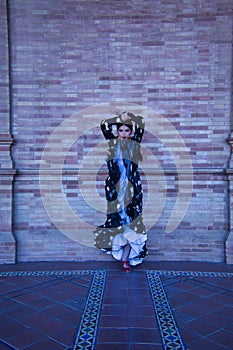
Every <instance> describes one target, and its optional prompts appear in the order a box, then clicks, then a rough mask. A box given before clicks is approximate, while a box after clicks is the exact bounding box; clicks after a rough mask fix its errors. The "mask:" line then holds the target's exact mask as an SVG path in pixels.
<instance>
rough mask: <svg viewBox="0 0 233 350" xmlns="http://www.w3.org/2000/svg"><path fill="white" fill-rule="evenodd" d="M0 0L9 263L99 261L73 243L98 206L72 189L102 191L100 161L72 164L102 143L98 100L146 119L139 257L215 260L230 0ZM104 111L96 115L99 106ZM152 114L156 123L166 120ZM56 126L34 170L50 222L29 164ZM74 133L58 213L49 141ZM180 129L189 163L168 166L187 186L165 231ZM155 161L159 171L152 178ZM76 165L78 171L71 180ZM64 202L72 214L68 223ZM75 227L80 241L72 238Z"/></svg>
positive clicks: (223, 201)
mask: <svg viewBox="0 0 233 350" xmlns="http://www.w3.org/2000/svg"><path fill="white" fill-rule="evenodd" d="M8 3H9V23H10V43H11V64H10V67H11V91H12V95H11V108H12V133H13V137H14V146H13V148H12V156H13V161H14V165H15V169H16V171H17V175H16V176H15V179H14V235H15V237H16V240H17V260H18V261H36V260H90V259H93V260H104V259H105V260H108V259H109V258H108V257H106V256H104V255H103V254H101V253H100V252H98V251H97V250H96V249H95V248H93V247H91V246H90V245H89V246H88V245H85V244H84V245H82V244H80V243H82V240H81V239H80V237H81V236H83V237H84V241H85V235H87V236H88V237H89V236H90V235H91V230H92V228H93V227H94V225H98V224H101V223H103V221H104V220H105V213H104V210H102V211H98V210H96V209H95V208H93V207H91V206H90V205H89V204H88V203H87V202H86V201H85V199H84V198H83V195H82V191H81V189H82V188H84V187H85V186H86V187H87V189H88V188H94V187H95V188H97V190H98V193H99V195H100V197H102V198H103V197H104V194H103V186H104V183H103V181H104V178H105V175H106V168H105V166H104V165H103V164H99V171H98V176H97V177H96V178H95V181H94V180H93V179H94V175H95V171H94V170H93V168H92V167H91V166H90V168H88V167H86V168H85V169H82V170H80V168H79V166H80V164H82V161H83V157H85V156H86V155H88V153H89V152H91V151H92V150H93V148H95V147H96V145H98V144H99V143H100V142H102V141H103V138H102V135H101V134H100V130H99V128H98V125H97V124H98V123H94V124H93V125H92V124H91V121H95V122H97V121H100V120H101V111H102V108H103V107H100V104H107V105H108V104H109V103H111V106H112V108H111V106H109V107H108V110H109V115H112V114H111V113H112V111H113V109H114V108H115V107H116V106H119V105H120V106H121V108H122V109H123V108H124V107H126V108H127V109H129V110H130V108H131V107H132V106H133V107H132V108H136V107H135V106H137V105H139V106H140V108H142V110H143V111H144V112H145V115H144V116H145V119H146V126H147V130H146V133H145V137H144V140H143V146H144V147H145V149H147V150H149V151H150V152H152V155H153V157H152V158H153V160H152V163H153V164H157V165H158V166H157V168H155V169H154V168H153V166H154V165H153V164H151V168H150V167H149V168H147V171H146V172H145V174H143V175H142V177H143V183H144V193H145V195H144V197H145V200H146V198H147V197H148V196H150V193H148V188H147V185H148V181H149V180H150V186H151V188H152V189H153V190H152V192H153V193H152V195H151V197H153V198H152V204H153V203H154V204H153V205H151V208H149V209H147V211H148V212H147V215H148V221H150V225H149V226H150V230H149V241H148V245H149V249H150V255H149V256H148V258H147V259H148V260H197V261H215V262H219V261H224V259H225V257H224V254H225V253H224V244H225V240H226V237H227V235H228V233H229V232H228V223H229V222H228V221H229V218H228V182H227V181H228V179H227V175H226V172H225V169H226V167H227V164H228V160H229V157H230V148H229V145H228V144H227V143H226V139H227V137H228V136H229V134H230V131H231V96H230V92H231V69H232V10H231V1H228V0H221V1H220V0H208V1H206V0H199V1H197V0H191V1H186V0H180V1H174V0H171V1H165V0H158V1H149V0H145V1H136V0H135V1H134V0H132V1H126V0H124V1H91V0H90V1H79V0H78V1H77V0H76V1H75V0H69V1H68V0H57V1H52V0H49V1H48V0H38V1H36V2H35V1H27V2H25V1H23V0H21V1H20V0H17V1H16V0H10V1H8ZM114 104H115V105H114ZM95 106H96V107H95ZM140 108H139V109H140ZM84 110H85V112H82V111H84ZM95 110H96V115H95ZM151 111H154V114H153V113H152V112H151ZM104 112H105V113H106V115H107V109H106V108H105V107H104ZM73 115H76V119H75V118H74V120H76V124H75V123H74V125H73V127H71V130H70V136H69V133H68V131H69V129H68V126H67V129H65V128H66V126H65V125H66V124H61V123H62V122H65V121H69V120H71V119H70V118H71V116H73ZM93 115H94V117H93ZM158 120H160V121H161V123H163V121H164V122H165V121H166V123H165V124H164V125H165V126H163V127H161V123H159V122H158ZM61 125H64V130H65V132H64V135H62V133H61V134H60V137H61V139H60V140H62V142H59V140H58V142H57V143H56V142H55V144H54V145H56V146H57V149H56V148H54V150H53V151H54V152H53V160H52V162H50V163H48V162H47V163H46V162H45V163H46V164H44V168H43V170H44V171H46V172H47V173H46V176H47V178H48V181H50V183H51V187H50V190H51V192H49V194H48V195H49V196H50V197H51V201H52V204H53V205H54V206H55V209H54V210H55V211H57V212H59V211H61V216H60V221H59V218H57V220H56V222H54V220H53V218H52V216H53V215H52V214H51V213H50V212H48V210H47V208H46V206H45V205H44V203H43V202H42V199H41V188H40V181H39V180H40V176H39V175H40V173H39V168H40V162H41V158H42V156H43V150H44V148H45V146H46V142H47V141H48V140H49V139H51V136H52V133H53V132H54V131H56V130H58V129H59V128H60V127H61ZM155 125H157V128H155V127H154V126H155ZM59 130H60V129H59ZM81 131H83V132H82V133H81V134H82V135H80V132H81ZM74 133H76V134H77V139H75V138H74V140H73V143H72V144H71V145H70V146H69V148H68V150H67V153H66V155H65V158H64V166H63V169H62V171H63V178H62V180H63V181H62V190H63V195H64V196H65V198H66V202H67V203H68V204H69V210H70V211H71V213H70V214H69V215H70V216H69V215H68V214H67V216H64V215H63V214H62V210H63V209H62V207H59V199H58V198H59V197H57V188H56V181H57V176H58V173H59V171H60V170H58V169H57V167H58V166H57V164H58V163H59V161H60V160H59V155H62V154H63V153H62V148H61V150H60V148H59V147H60V144H62V147H64V148H65V147H66V142H68V143H69V138H72V137H74ZM63 136H64V138H63ZM78 136H80V137H79V138H78ZM180 136H181V138H182V140H183V141H184V143H185V147H186V150H188V155H189V156H190V157H191V160H192V169H191V168H189V169H186V168H185V166H184V167H183V168H182V167H181V168H180V169H178V170H179V174H180V175H181V176H186V175H185V174H186V172H187V171H189V173H190V171H191V172H192V174H193V192H192V198H191V201H190V205H189V207H188V209H187V211H185V212H184V214H185V215H184V217H183V219H182V221H181V222H180V224H179V225H178V226H177V227H176V228H175V229H174V230H173V231H172V232H170V233H166V226H167V223H168V221H169V218H170V217H171V214H172V211H173V209H174V205H175V201H176V198H177V195H178V188H179V177H178V174H177V171H178V170H177V164H176V161H174V158H173V157H172V152H174V153H175V154H176V155H177V156H178V157H179V158H180V159H181V161H182V157H183V158H185V157H186V156H187V154H182V152H183V151H184V149H182V147H181V148H179V147H180V145H181V144H180V143H178V144H177V140H179V137H180ZM179 142H181V141H179ZM54 145H53V146H54ZM182 145H183V143H182ZM174 150H175V151H174ZM51 154H52V153H51ZM101 155H102V154H101ZM148 159H149V158H148ZM50 161H51V160H50ZM56 162H58V163H56ZM181 163H182V162H181ZM183 164H184V165H185V161H184V162H183ZM142 168H143V164H142ZM156 169H160V170H161V171H162V175H161V177H159V181H158V176H159V174H158V173H157V172H156ZM142 170H144V169H142ZM79 171H80V172H83V174H84V175H85V176H83V180H80V179H79V182H78V173H79ZM42 175H43V174H42ZM81 175H82V174H81ZM189 175H190V174H189ZM88 176H89V177H88ZM187 176H188V175H187ZM82 181H84V182H83V183H82ZM93 181H94V184H93ZM187 181H188V180H187ZM158 184H159V185H158ZM160 185H161V189H160ZM86 191H87V190H86ZM163 191H164V192H163ZM165 192H166V196H165V194H164V193H165ZM61 196H62V194H61ZM89 196H90V197H91V196H92V193H89ZM157 196H158V197H157ZM165 197H166V198H165ZM61 198H63V197H61ZM148 198H149V197H148ZM157 198H160V202H159V204H158V200H157ZM100 199H101V198H97V202H98V201H100ZM53 200H54V202H53ZM153 201H154V202H153ZM163 201H164V205H162V204H163ZM101 205H102V204H101ZM158 206H160V211H159V213H156V210H157V209H156V208H157V207H158ZM65 208H66V206H65ZM64 210H65V209H64ZM72 211H73V212H74V213H76V215H77V216H80V217H81V220H78V221H75V220H76V219H73V216H72V215H73V214H72ZM155 213H156V214H155ZM178 214H179V213H178ZM156 215H157V219H156V220H155V219H154V218H155V216H156ZM179 215H180V214H179ZM153 220H154V222H153ZM71 223H72V225H73V226H72V225H71ZM76 223H77V225H76ZM69 224H70V225H71V226H72V227H68V226H69ZM59 225H60V226H59ZM67 227H68V228H67ZM75 230H76V231H77V237H79V238H77V239H76V240H73V239H72V237H74V232H75ZM64 232H65V234H64ZM70 232H71V234H70Z"/></svg>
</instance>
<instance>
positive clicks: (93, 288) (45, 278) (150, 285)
mask: <svg viewBox="0 0 233 350" xmlns="http://www.w3.org/2000/svg"><path fill="white" fill-rule="evenodd" d="M0 296H1V298H0V350H3V349H4V350H6V349H25V350H26V349H27V350H42V349H43V350H44V349H46V350H50V349H52V350H59V349H66V350H68V349H69V350H71V349H72V350H78V349H80V350H81V349H83V350H84V349H85V350H92V349H93V350H94V349H96V350H109V349H111V350H121V349H122V350H144V349H145V350H152V349H153V350H156V349H189V350H196V349H198V350H202V349H203V350H207V349H211V350H223V349H225V350H227V349H228V350H232V349H233V266H232V265H225V264H210V263H192V262H160V263H158V262H153V263H152V262H149V261H145V262H144V263H143V264H142V265H140V266H138V267H136V268H133V270H132V272H131V273H129V274H127V273H122V272H121V269H120V265H119V263H118V262H116V261H112V262H107V263H106V262H86V263H64V262H60V263H58V262H54V263H45V262H44V263H28V264H27V263H24V264H17V265H2V266H0Z"/></svg>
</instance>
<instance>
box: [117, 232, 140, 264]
mask: <svg viewBox="0 0 233 350" xmlns="http://www.w3.org/2000/svg"><path fill="white" fill-rule="evenodd" d="M146 240H147V235H146V234H139V233H136V232H135V231H133V230H131V229H130V228H129V227H127V228H126V229H125V231H124V232H123V233H119V234H118V235H116V236H115V237H114V238H113V240H112V256H113V257H114V259H116V260H121V259H122V256H123V251H124V246H125V245H126V244H129V245H130V247H131V249H130V253H129V257H128V259H129V264H130V265H132V266H135V265H138V264H140V263H141V262H142V261H143V259H142V258H138V256H139V254H140V252H141V251H142V250H143V246H144V244H145V242H146Z"/></svg>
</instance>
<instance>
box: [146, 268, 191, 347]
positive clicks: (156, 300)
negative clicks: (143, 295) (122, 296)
mask: <svg viewBox="0 0 233 350" xmlns="http://www.w3.org/2000/svg"><path fill="white" fill-rule="evenodd" d="M146 274H147V279H148V285H149V288H150V292H151V297H152V301H153V305H154V310H155V314H156V318H157V322H158V326H159V331H160V336H161V340H162V344H163V347H164V349H166V350H170V349H171V350H172V349H173V350H175V349H177V350H178V349H179V350H181V349H182V350H185V349H186V347H185V345H184V342H183V340H182V337H181V334H180V332H179V329H178V326H177V324H176V321H175V318H174V316H173V313H172V310H171V307H170V304H169V300H168V297H167V294H166V292H165V289H164V287H163V283H162V281H161V278H160V275H159V273H158V272H156V271H146Z"/></svg>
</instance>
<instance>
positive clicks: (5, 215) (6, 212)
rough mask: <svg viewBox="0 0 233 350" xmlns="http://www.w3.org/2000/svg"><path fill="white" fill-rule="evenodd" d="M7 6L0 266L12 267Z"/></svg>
mask: <svg viewBox="0 0 233 350" xmlns="http://www.w3.org/2000/svg"><path fill="white" fill-rule="evenodd" d="M7 13H8V11H7V3H6V1H3V2H2V3H1V6H0V264H7V263H14V262H15V257H16V242H15V239H14V236H13V232H12V221H13V215H12V197H13V178H14V174H15V170H14V169H13V163H12V159H11V145H12V142H13V138H12V135H11V108H10V106H11V103H10V68H9V67H10V56H9V36H8V35H9V33H8V20H7V16H8V15H7Z"/></svg>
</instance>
